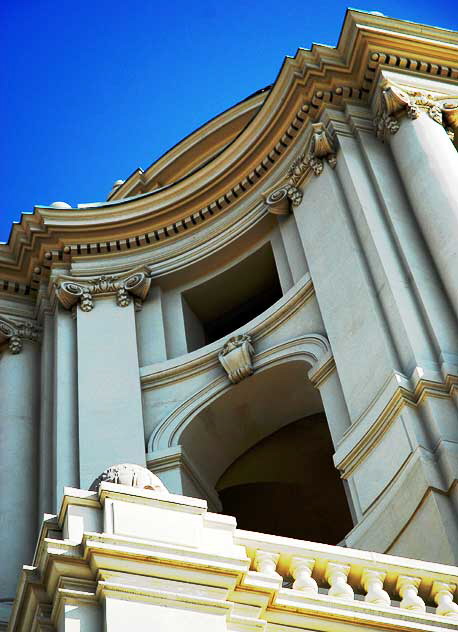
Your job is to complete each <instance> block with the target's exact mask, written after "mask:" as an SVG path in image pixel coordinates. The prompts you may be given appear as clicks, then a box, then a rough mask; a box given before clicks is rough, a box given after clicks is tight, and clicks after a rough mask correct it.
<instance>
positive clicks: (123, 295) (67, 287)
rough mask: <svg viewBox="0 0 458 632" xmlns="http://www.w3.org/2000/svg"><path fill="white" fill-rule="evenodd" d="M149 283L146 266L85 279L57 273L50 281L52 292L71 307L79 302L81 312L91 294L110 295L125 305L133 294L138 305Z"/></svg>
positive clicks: (91, 305)
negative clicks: (52, 287) (52, 284)
mask: <svg viewBox="0 0 458 632" xmlns="http://www.w3.org/2000/svg"><path fill="white" fill-rule="evenodd" d="M150 285H151V277H150V274H149V272H148V271H147V270H137V271H135V272H132V271H131V272H128V273H124V274H120V275H101V276H99V277H96V278H89V279H88V278H77V277H72V276H60V277H58V278H57V279H56V280H55V282H54V288H55V292H56V296H57V298H58V300H59V301H60V303H61V304H62V306H63V307H64V308H65V309H71V308H72V307H74V306H75V305H77V304H78V303H79V306H80V309H81V310H82V311H83V312H90V311H91V310H92V309H93V308H94V297H95V296H109V295H113V296H115V297H116V303H117V304H118V305H119V307H127V306H128V305H130V302H131V300H132V298H133V299H134V300H135V301H136V306H139V305H141V302H142V301H144V300H145V298H146V296H147V294H148V291H149V288H150Z"/></svg>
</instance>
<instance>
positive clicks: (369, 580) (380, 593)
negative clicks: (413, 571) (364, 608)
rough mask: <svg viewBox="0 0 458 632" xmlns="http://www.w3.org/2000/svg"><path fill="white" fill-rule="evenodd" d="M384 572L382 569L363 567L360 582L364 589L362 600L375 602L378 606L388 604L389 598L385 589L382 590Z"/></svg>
mask: <svg viewBox="0 0 458 632" xmlns="http://www.w3.org/2000/svg"><path fill="white" fill-rule="evenodd" d="M385 577H386V573H385V572H384V571H379V570H375V569H372V568H365V569H364V571H363V575H362V577H361V584H362V586H363V588H364V590H365V591H366V596H365V597H364V601H367V603H375V604H378V605H380V606H390V605H391V599H390V596H389V594H388V593H387V592H386V590H383V582H384V581H385Z"/></svg>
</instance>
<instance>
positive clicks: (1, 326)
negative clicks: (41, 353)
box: [0, 316, 41, 355]
mask: <svg viewBox="0 0 458 632" xmlns="http://www.w3.org/2000/svg"><path fill="white" fill-rule="evenodd" d="M40 333H41V328H40V327H39V326H38V325H37V324H36V323H35V322H32V321H29V320H24V321H16V320H11V319H10V318H4V317H3V316H0V345H1V344H3V343H5V342H8V348H9V350H10V352H11V353H12V354H13V355H15V354H17V353H20V352H21V351H22V348H23V343H24V340H30V341H31V342H37V341H39V339H40Z"/></svg>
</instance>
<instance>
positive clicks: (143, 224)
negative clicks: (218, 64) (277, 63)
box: [0, 10, 458, 282]
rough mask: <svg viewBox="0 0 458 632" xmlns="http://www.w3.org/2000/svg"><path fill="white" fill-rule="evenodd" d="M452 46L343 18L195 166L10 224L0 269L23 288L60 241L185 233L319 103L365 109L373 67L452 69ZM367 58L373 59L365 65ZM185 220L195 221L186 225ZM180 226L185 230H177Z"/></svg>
mask: <svg viewBox="0 0 458 632" xmlns="http://www.w3.org/2000/svg"><path fill="white" fill-rule="evenodd" d="M420 34H421V38H420V37H419V35H420ZM457 40H458V37H457V35H456V33H453V32H446V31H443V30H441V29H437V28H434V27H427V26H422V27H421V31H420V30H419V26H418V25H416V24H414V23H409V22H404V21H401V20H396V19H393V18H386V17H384V16H376V15H371V14H368V13H364V12H359V11H355V10H349V11H347V15H346V18H345V22H344V25H343V29H342V33H341V37H340V40H339V43H338V46H337V47H336V48H333V47H328V46H322V45H313V47H312V49H311V50H310V51H307V50H303V49H299V50H298V52H297V53H296V56H295V57H294V58H287V59H286V60H285V62H284V64H283V66H282V68H281V70H280V73H279V75H278V77H277V79H276V81H275V83H274V85H273V87H272V89H271V91H270V92H269V94H268V97H267V99H266V100H265V101H264V103H263V105H262V107H261V108H260V109H259V111H258V113H257V114H256V115H255V116H254V117H253V118H252V120H251V121H250V122H249V123H248V125H247V126H246V127H245V128H244V129H243V130H242V131H241V133H240V134H239V135H238V136H237V137H236V138H235V139H234V140H233V141H232V142H231V143H229V145H228V146H227V147H226V148H225V149H224V150H223V151H222V152H221V153H220V154H218V155H217V156H215V157H214V159H212V160H210V161H209V162H208V163H207V164H205V165H204V166H202V168H200V169H198V170H196V171H195V172H194V173H192V174H191V175H190V176H189V177H185V178H183V179H182V180H180V181H178V182H176V183H174V184H171V185H168V186H166V187H163V188H160V189H157V190H155V191H154V192H150V193H145V194H143V195H139V196H136V197H134V198H128V199H124V200H119V201H116V202H113V203H101V204H94V205H86V206H84V207H81V208H77V209H71V210H61V209H53V208H49V207H35V211H34V213H33V214H24V215H23V217H22V219H21V223H20V224H16V225H14V226H13V230H12V234H11V239H10V241H9V243H8V244H0V264H2V267H4V269H5V272H6V271H8V272H9V273H10V274H13V275H14V276H15V277H16V276H17V277H21V278H17V279H16V278H15V280H16V281H20V282H22V281H24V278H23V277H24V275H25V274H26V275H27V276H29V275H30V274H31V270H32V269H33V266H34V265H35V264H36V263H37V262H40V261H41V257H43V255H44V253H45V252H46V251H47V250H48V249H52V248H59V247H62V243H63V242H65V243H69V244H73V243H74V242H75V240H77V241H78V242H79V241H81V242H82V243H84V242H86V243H88V242H92V241H93V242H96V243H98V241H99V240H104V239H119V238H120V237H122V238H123V239H124V238H126V237H128V238H130V239H135V240H137V241H138V240H139V237H138V235H140V236H141V234H142V233H143V232H145V231H148V230H151V231H153V232H154V231H156V232H157V231H158V230H159V232H160V231H162V233H161V235H162V237H161V236H160V235H159V236H158V237H157V239H162V238H163V236H164V235H166V236H174V235H175V234H179V233H180V232H181V228H193V227H194V226H193V225H194V223H197V224H199V223H200V221H201V220H203V219H206V218H207V216H208V217H210V216H212V215H214V214H215V213H217V212H219V211H220V210H224V209H225V208H226V207H227V206H228V205H230V204H232V203H233V202H235V201H236V199H238V198H239V197H240V196H241V195H244V194H245V193H246V191H248V190H252V186H253V185H256V184H257V183H258V181H260V180H262V181H263V176H264V175H265V174H266V173H270V167H271V166H272V164H275V163H277V162H278V160H281V159H282V157H283V156H284V154H285V152H286V153H288V151H287V150H288V149H289V148H290V146H291V145H292V144H294V140H295V138H296V137H297V136H298V132H299V131H300V130H301V128H302V127H303V124H304V122H307V121H309V120H310V121H313V120H318V119H319V117H320V116H321V113H322V111H323V108H325V107H326V105H327V104H329V103H331V104H332V107H337V108H339V107H344V105H345V103H346V101H347V100H348V99H350V100H354V99H363V100H364V101H367V100H368V99H369V98H370V96H371V93H372V90H373V87H374V85H375V83H376V82H375V81H374V78H375V77H376V75H377V69H378V67H379V65H380V64H381V63H388V64H391V59H392V60H393V63H394V62H395V61H396V59H400V57H399V56H400V55H401V56H405V57H407V58H409V57H410V58H413V57H415V58H416V59H417V60H418V59H421V60H425V61H427V62H428V63H427V64H426V65H425V67H429V66H430V64H429V62H431V64H433V66H431V67H437V65H438V64H439V65H440V64H449V65H450V64H451V63H452V64H453V63H457V62H458V59H457V57H458V55H457V53H456V43H457ZM383 50H384V51H386V53H382V55H379V54H378V52H377V51H383ZM374 52H375V53H376V57H377V60H378V61H373V62H372V61H370V59H372V57H371V55H372V54H373V53H374ZM382 58H383V59H382ZM444 67H447V68H448V66H444ZM425 72H429V70H428V71H425ZM247 148H248V149H247ZM269 149H270V151H269ZM269 157H270V158H269ZM243 183H245V185H244V186H242V185H243ZM237 188H238V193H235V191H236V189H237ZM228 191H229V193H228ZM231 192H234V195H232V194H231ZM231 196H232V197H231ZM185 209H186V210H185ZM190 209H193V212H192V213H191V215H189V217H188V215H187V214H188V213H189V210H190ZM184 213H186V216H184V215H183V214H184ZM206 214H207V215H206ZM194 215H195V216H196V222H191V219H192V217H191V216H194ZM186 219H189V220H190V221H189V225H187V226H183V227H182V226H181V224H180V227H177V222H184V221H185V220H186ZM168 229H169V230H170V235H169V234H168V232H167V230H168ZM153 240H154V237H153Z"/></svg>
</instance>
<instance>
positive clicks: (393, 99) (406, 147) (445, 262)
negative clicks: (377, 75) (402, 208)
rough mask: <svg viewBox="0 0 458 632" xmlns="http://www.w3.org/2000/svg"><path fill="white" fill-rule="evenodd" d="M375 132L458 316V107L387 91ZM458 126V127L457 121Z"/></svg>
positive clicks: (391, 88) (392, 88) (394, 89)
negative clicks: (457, 142) (456, 141)
mask: <svg viewBox="0 0 458 632" xmlns="http://www.w3.org/2000/svg"><path fill="white" fill-rule="evenodd" d="M381 104H382V105H381V113H380V114H379V116H378V118H377V119H376V124H377V132H378V135H379V137H381V138H382V139H384V140H387V139H389V143H390V146H391V149H392V152H393V156H394V159H395V161H396V165H397V167H398V170H399V173H400V175H401V178H402V181H403V183H404V186H405V189H406V191H407V195H408V197H409V199H410V203H411V205H412V209H413V212H414V213H415V216H416V218H417V221H418V224H419V226H420V228H421V230H422V233H423V236H424V238H425V241H426V243H427V244H428V247H429V249H430V251H431V255H432V257H433V259H434V261H435V263H436V266H437V269H438V272H439V275H440V277H441V279H442V281H443V283H444V286H445V288H446V291H447V294H448V297H449V299H450V301H451V303H452V305H453V307H454V309H455V312H456V313H457V314H458V257H457V255H458V177H457V174H458V152H457V150H456V149H455V147H454V145H453V143H452V142H451V141H450V137H451V136H452V135H453V130H452V126H454V125H455V124H456V122H455V119H457V112H458V102H456V103H447V100H446V99H445V100H434V98H433V97H432V96H431V95H428V94H426V93H419V92H416V93H414V94H413V95H411V94H408V93H407V92H404V91H403V90H401V89H398V88H397V87H396V86H393V85H385V86H384V88H383V90H382V95H381ZM457 122H458V121H457Z"/></svg>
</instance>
